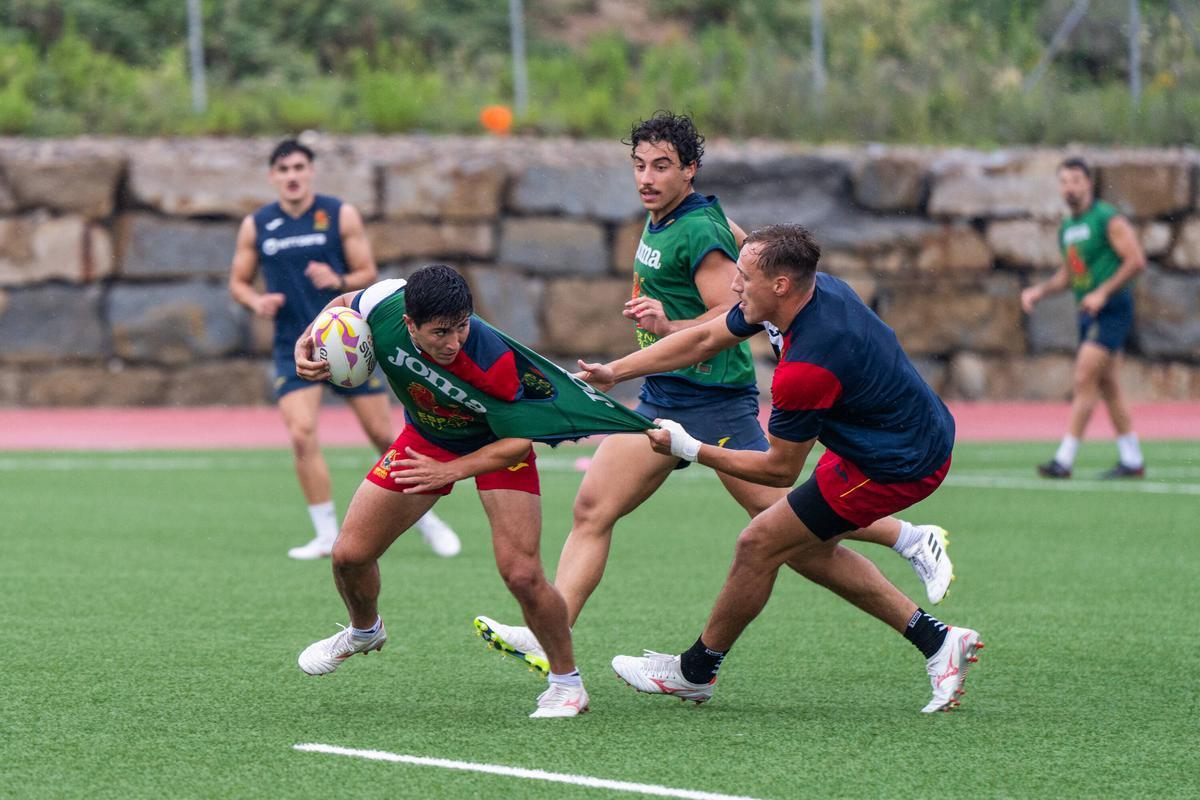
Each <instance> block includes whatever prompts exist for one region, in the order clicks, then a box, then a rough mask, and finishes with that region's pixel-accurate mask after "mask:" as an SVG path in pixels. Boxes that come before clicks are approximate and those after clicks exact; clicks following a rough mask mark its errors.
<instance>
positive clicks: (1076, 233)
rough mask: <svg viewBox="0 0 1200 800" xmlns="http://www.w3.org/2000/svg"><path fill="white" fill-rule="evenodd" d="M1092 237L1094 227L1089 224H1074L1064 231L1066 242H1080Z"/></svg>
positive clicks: (1064, 241)
mask: <svg viewBox="0 0 1200 800" xmlns="http://www.w3.org/2000/svg"><path fill="white" fill-rule="evenodd" d="M1090 238H1092V229H1091V228H1089V227H1088V226H1087V225H1072V226H1071V227H1069V228H1067V229H1066V230H1065V231H1063V243H1064V244H1068V245H1070V244H1078V243H1080V242H1086V241H1087V240H1088V239H1090Z"/></svg>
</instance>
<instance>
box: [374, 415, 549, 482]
mask: <svg viewBox="0 0 1200 800" xmlns="http://www.w3.org/2000/svg"><path fill="white" fill-rule="evenodd" d="M408 447H411V448H412V449H413V450H415V451H416V452H418V453H420V454H422V455H426V456H429V457H430V458H433V459H436V460H438V461H453V460H454V459H456V458H458V457H459V455H458V454H457V453H451V452H450V451H449V450H446V449H445V448H442V447H438V446H437V445H436V444H434V443H433V442H431V441H429V440H428V439H426V438H425V437H424V436H422V435H421V434H420V433H418V432H417V429H416V428H414V427H413V426H412V425H405V426H404V430H402V431H401V432H400V436H399V437H397V438H396V441H394V442H392V446H391V447H389V448H388V451H387V452H386V453H384V454H383V455H382V456H380V458H379V460H378V461H376V462H375V466H374V467H372V468H371V471H370V472H368V473H367V480H369V481H370V482H371V483H373V484H375V485H376V486H379V487H382V488H384V489H388V490H390V491H393V492H402V491H404V490H405V489H406V488H407V487H408V484H405V483H403V482H401V483H396V480H395V479H394V478H392V476H391V473H392V472H402V471H403V470H404V469H406V468H405V467H397V466H396V465H395V464H394V463H393V462H395V461H398V460H402V459H405V458H408V454H407V451H406V450H405V448H408ZM536 461H537V456H536V455H534V452H533V448H532V447H531V448H529V454H528V455H527V456H525V459H524V460H523V461H522V462H521V463H519V464H514V465H513V466H511V467H505V468H504V469H498V470H496V471H495V472H485V473H484V474H482V475H476V476H475V488H477V489H479V490H480V491H485V490H488V489H512V490H513V491H517V492H527V493H528V494H536V495H540V494H541V493H542V490H541V485H540V483H539V481H538V471H537V464H536V463H535V462H536ZM453 488H454V484H452V483H450V484H447V485H445V486H443V487H442V488H440V489H434V490H433V491H429V492H420V494H436V495H447V494H450V490H451V489H453Z"/></svg>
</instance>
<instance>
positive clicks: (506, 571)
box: [500, 560, 545, 600]
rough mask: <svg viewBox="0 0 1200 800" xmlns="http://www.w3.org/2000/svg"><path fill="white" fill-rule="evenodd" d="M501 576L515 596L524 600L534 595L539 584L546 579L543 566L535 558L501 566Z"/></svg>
mask: <svg viewBox="0 0 1200 800" xmlns="http://www.w3.org/2000/svg"><path fill="white" fill-rule="evenodd" d="M500 577H501V578H503V579H504V585H505V586H507V587H508V590H509V591H510V592H512V595H513V597H515V598H517V599H518V600H524V599H527V598H530V597H532V596H533V594H534V592H535V591H536V590H537V588H538V586H539V585H540V584H541V583H542V582H544V581H545V576H544V575H542V567H541V564H539V563H538V562H537V561H534V560H519V561H518V560H514V561H511V562H507V563H505V564H502V565H501V566H500Z"/></svg>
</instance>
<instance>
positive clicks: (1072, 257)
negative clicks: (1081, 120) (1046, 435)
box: [1021, 158, 1146, 478]
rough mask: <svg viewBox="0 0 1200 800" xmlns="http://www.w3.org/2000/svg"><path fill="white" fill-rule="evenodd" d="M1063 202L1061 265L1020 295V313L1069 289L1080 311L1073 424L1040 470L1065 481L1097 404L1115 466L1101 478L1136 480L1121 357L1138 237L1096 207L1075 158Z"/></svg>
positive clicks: (1063, 184)
mask: <svg viewBox="0 0 1200 800" xmlns="http://www.w3.org/2000/svg"><path fill="white" fill-rule="evenodd" d="M1058 183H1059V190H1060V191H1061V193H1062V198H1063V200H1064V201H1065V202H1066V204H1067V207H1068V208H1069V209H1070V215H1069V216H1068V217H1067V218H1066V219H1064V220H1063V222H1062V225H1061V226H1060V227H1059V230H1058V243H1059V247H1060V249H1061V250H1062V254H1063V261H1062V265H1061V266H1060V267H1059V269H1058V272H1056V273H1055V274H1054V276H1053V277H1051V278H1050V279H1049V280H1046V281H1043V282H1041V283H1038V284H1034V285H1033V286H1030V287H1028V288H1027V289H1025V290H1024V291H1023V292H1021V306H1022V307H1023V308H1024V310H1025V313H1026V314H1029V313H1032V311H1033V307H1034V306H1035V305H1036V304H1037V303H1038V301H1040V300H1041V299H1042V298H1044V297H1046V296H1047V295H1051V294H1054V293H1055V292H1061V291H1063V290H1064V289H1067V288H1070V289H1071V290H1072V291H1073V292H1074V293H1075V300H1076V302H1077V303H1078V304H1079V312H1078V313H1079V319H1078V322H1079V351H1078V352H1077V353H1076V355H1075V375H1074V380H1073V385H1072V392H1071V394H1072V397H1071V422H1070V426H1069V428H1068V432H1067V434H1066V435H1065V436H1064V437H1063V439H1062V442H1061V443H1060V444H1059V446H1058V452H1056V453H1055V454H1054V458H1052V459H1051V460H1050V461H1047V462H1046V463H1045V464H1039V465H1038V468H1037V470H1038V473H1039V474H1040V475H1042V476H1043V477H1046V478H1069V477H1071V467H1072V466H1073V464H1074V462H1075V454H1076V452H1077V451H1078V450H1079V440H1080V439H1081V438H1082V437H1083V432H1084V430H1085V429H1086V428H1087V424H1088V420H1090V419H1091V417H1092V410H1093V409H1095V407H1096V401H1097V400H1103V401H1104V405H1105V407H1106V408H1107V409H1108V416H1109V419H1111V420H1112V425H1113V429H1114V430H1116V432H1117V464H1116V466H1114V467H1113V468H1112V469H1110V470H1108V471H1107V472H1105V473H1104V474H1103V476H1102V477H1105V478H1140V477H1142V476H1144V475H1145V474H1146V467H1145V462H1144V460H1143V458H1142V451H1141V447H1140V446H1139V444H1138V439H1137V434H1136V433H1134V432H1133V419H1132V417H1131V415H1130V413H1129V406H1128V405H1127V404H1126V402H1125V395H1124V394H1123V392H1122V391H1121V381H1120V374H1121V351H1122V349H1123V348H1124V346H1125V340H1126V339H1127V338H1128V337H1129V332H1130V330H1131V329H1132V328H1133V291H1132V289H1133V279H1134V277H1136V276H1137V275H1138V273H1140V272H1142V271H1143V270H1144V269H1145V268H1146V256H1145V255H1144V254H1143V252H1142V247H1141V245H1140V244H1139V243H1138V238H1137V234H1136V233H1135V232H1134V230H1133V226H1132V225H1130V224H1129V220H1127V219H1126V218H1125V217H1124V216H1122V215H1121V213H1120V212H1118V211H1117V209H1115V208H1113V207H1112V206H1111V205H1109V204H1108V203H1105V202H1104V201H1102V200H1097V199H1096V187H1095V184H1094V183H1093V181H1092V171H1091V168H1090V167H1089V166H1088V164H1087V162H1086V161H1084V160H1083V159H1080V158H1068V159H1067V160H1065V161H1063V162H1062V164H1060V165H1059V167H1058Z"/></svg>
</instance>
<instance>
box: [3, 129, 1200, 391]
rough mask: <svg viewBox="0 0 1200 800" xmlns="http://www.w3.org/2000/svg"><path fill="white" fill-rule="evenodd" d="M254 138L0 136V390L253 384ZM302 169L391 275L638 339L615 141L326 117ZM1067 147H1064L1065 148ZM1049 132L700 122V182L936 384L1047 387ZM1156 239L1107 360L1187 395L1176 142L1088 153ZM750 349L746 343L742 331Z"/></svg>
mask: <svg viewBox="0 0 1200 800" xmlns="http://www.w3.org/2000/svg"><path fill="white" fill-rule="evenodd" d="M273 144H274V142H273V140H266V139H259V140H221V139H194V140H184V139H180V140H113V139H105V140H93V139H78V140H70V141H28V140H15V139H0V342H3V346H2V347H0V362H2V365H3V370H2V372H0V376H2V377H0V405H8V406H13V405H16V406H51V405H93V404H105V405H143V404H144V405H157V404H167V405H189V404H217V403H230V404H233V403H237V404H242V403H266V402H270V397H271V396H270V392H269V379H270V374H269V371H270V366H269V363H268V357H267V356H268V352H269V341H270V337H269V333H270V331H269V325H264V324H263V323H262V322H261V321H257V320H254V319H252V318H251V317H250V315H249V314H248V313H247V312H245V311H244V310H243V309H241V308H240V307H238V306H236V305H235V304H234V303H233V302H232V301H231V300H230V299H229V297H228V295H227V293H226V289H225V280H226V276H227V271H228V267H229V261H230V256H231V253H232V250H233V242H234V236H235V232H236V228H237V224H238V221H239V220H240V218H241V217H242V216H243V215H245V214H247V213H249V212H251V211H252V210H254V209H255V208H256V207H257V206H259V205H261V204H263V203H266V202H269V201H271V200H273V199H274V196H273V193H272V190H271V188H270V186H269V185H268V183H267V182H266V166H265V163H264V161H265V156H266V154H267V153H268V152H269V151H270V148H271V146H272V145H273ZM314 146H315V149H316V150H317V152H318V161H317V168H318V183H317V186H318V189H319V190H320V191H322V192H326V193H330V194H336V195H339V196H341V197H343V198H344V199H346V200H348V201H350V202H352V203H354V204H355V205H356V206H358V208H359V209H360V210H361V211H362V212H363V214H364V216H365V217H366V219H367V231H368V235H369V237H370V240H371V242H372V245H373V247H374V251H375V256H376V259H377V260H378V262H379V264H380V268H381V271H382V272H383V274H384V275H385V276H394V275H404V274H406V273H407V272H409V271H411V270H412V269H413V268H414V267H415V266H418V265H420V264H422V263H427V262H429V261H431V260H439V261H445V262H448V263H450V264H452V265H455V266H457V267H459V268H461V269H462V270H463V271H464V272H465V273H466V274H467V276H468V277H469V279H470V281H471V284H472V286H473V288H474V291H475V293H476V297H477V305H478V309H479V312H480V313H481V314H482V315H483V316H485V317H487V318H488V319H490V320H491V321H493V322H494V323H495V324H497V325H499V326H500V327H502V328H504V329H505V330H507V331H509V332H510V333H512V334H514V335H516V336H517V337H518V338H520V339H522V340H523V341H525V342H527V343H529V344H530V345H532V346H534V347H536V348H538V349H541V350H543V351H544V352H546V353H548V354H551V355H553V356H556V357H561V358H562V359H564V360H568V359H570V358H572V357H574V356H578V355H587V356H613V355H619V354H622V353H624V352H626V351H627V350H628V349H629V348H630V347H632V345H633V336H632V333H631V331H630V330H629V325H628V324H627V322H626V321H625V320H624V319H623V318H622V317H621V316H620V305H621V303H622V302H623V301H624V300H625V299H626V297H627V296H628V292H629V281H630V277H629V275H630V272H631V269H632V258H633V252H634V250H635V248H636V244H637V240H638V234H639V232H640V228H641V223H642V217H643V215H642V211H641V208H640V204H639V202H638V198H637V194H636V192H635V191H634V186H633V177H632V174H631V170H630V167H629V159H628V152H627V150H626V149H625V148H624V147H622V146H621V145H619V144H617V143H615V142H571V141H566V140H526V139H518V138H512V139H502V138H488V139H462V138H422V137H394V138H378V137H355V138H320V139H317V140H316V141H315V142H314ZM1073 152H1079V151H1073ZM1064 154H1065V153H1064V152H1062V151H1057V150H1042V149H1019V150H1008V151H1002V152H994V153H983V152H974V151H966V150H933V149H913V148H885V147H878V146H867V147H858V148H847V147H823V148H812V147H804V146H800V145H786V144H779V143H766V142H754V143H747V144H741V145H737V146H735V145H732V144H729V143H724V142H712V143H710V145H709V148H708V153H707V155H706V157H705V162H704V166H703V169H702V170H701V172H700V175H699V179H698V183H697V185H698V188H699V189H700V190H701V191H703V192H706V193H713V194H717V195H718V196H720V198H721V200H722V204H723V205H724V207H725V209H726V211H727V212H728V213H729V215H730V216H731V217H732V218H733V219H735V220H737V221H738V222H739V223H740V224H741V225H742V227H744V228H746V229H751V228H753V227H755V226H758V225H763V224H766V223H771V222H780V221H795V222H802V223H804V224H806V225H808V226H810V227H811V228H812V229H814V230H815V232H816V233H817V235H818V237H819V239H820V241H821V242H822V244H823V245H824V248H825V257H824V259H823V264H824V267H823V268H824V269H826V270H827V271H829V272H832V273H834V274H837V275H840V276H842V277H844V278H846V279H847V280H848V281H849V282H850V283H851V284H852V285H853V286H854V287H855V289H856V290H857V291H858V292H859V293H860V295H861V296H862V297H863V299H864V300H866V301H867V302H868V303H869V304H870V305H871V306H872V307H873V308H875V309H876V310H877V311H878V312H879V314H880V315H881V316H882V317H883V319H884V320H885V321H886V322H887V323H888V324H889V325H891V326H892V327H893V328H895V330H896V332H897V334H898V335H899V337H900V339H901V341H902V342H903V344H904V346H905V348H906V349H907V350H908V352H909V353H910V354H911V355H912V357H913V359H914V360H915V361H916V363H917V364H918V366H919V367H920V369H921V370H922V372H923V373H924V374H925V376H926V377H927V379H928V380H929V381H930V383H931V384H933V386H934V387H935V388H936V389H938V390H939V391H940V392H941V393H942V394H943V395H945V396H947V397H950V398H966V399H974V398H987V399H1020V398H1028V399H1041V400H1045V399H1057V398H1064V397H1066V395H1067V392H1068V389H1069V382H1070V370H1071V354H1072V352H1073V350H1074V346H1075V331H1074V323H1073V316H1074V315H1073V312H1072V308H1071V300H1070V298H1069V297H1068V296H1066V295H1063V296H1060V297H1058V298H1055V299H1053V300H1048V301H1046V302H1044V303H1043V304H1042V305H1040V306H1039V307H1038V309H1037V311H1036V313H1035V314H1033V315H1032V316H1031V317H1028V318H1026V317H1025V316H1024V315H1022V313H1021V311H1020V308H1019V303H1018V294H1019V291H1020V289H1021V287H1022V286H1025V285H1028V284H1029V283H1030V282H1031V281H1033V280H1037V279H1040V278H1041V277H1044V276H1045V275H1047V274H1049V273H1050V271H1052V270H1053V269H1054V268H1055V266H1056V265H1057V263H1058V253H1057V248H1056V245H1055V230H1056V224H1057V219H1058V218H1059V215H1060V214H1061V211H1062V209H1061V207H1060V205H1059V200H1058V191H1057V187H1056V181H1055V175H1054V168H1055V166H1056V164H1057V163H1058V162H1059V160H1060V159H1061V158H1062V157H1063V156H1064ZM1081 154H1082V155H1085V156H1087V157H1089V158H1091V159H1092V160H1093V161H1094V162H1095V163H1096V164H1097V166H1098V185H1099V187H1100V193H1101V195H1102V196H1103V197H1104V198H1105V199H1108V200H1110V201H1112V202H1114V203H1116V204H1117V205H1118V206H1119V207H1121V208H1122V209H1123V210H1124V211H1125V212H1126V213H1127V214H1128V215H1129V216H1130V217H1131V219H1132V220H1133V221H1134V224H1135V226H1136V228H1137V230H1138V232H1139V235H1140V236H1141V239H1142V242H1143V244H1144V246H1145V248H1146V251H1147V253H1148V255H1149V257H1150V259H1151V266H1150V268H1149V270H1148V272H1147V273H1146V275H1145V276H1144V277H1142V278H1141V279H1140V281H1139V283H1138V287H1137V295H1138V316H1137V322H1136V335H1135V339H1134V342H1133V344H1132V348H1131V355H1132V357H1131V358H1129V359H1127V362H1126V366H1125V370H1126V375H1125V379H1126V380H1125V384H1126V386H1127V387H1128V388H1129V390H1130V391H1131V394H1132V395H1133V397H1135V398H1138V399H1183V398H1189V399H1195V398H1198V397H1200V310H1198V309H1200V207H1198V206H1197V188H1196V187H1197V165H1198V164H1200V157H1198V155H1197V153H1196V151H1193V150H1174V151H1148V150H1138V151H1117V150H1103V151H1099V150H1097V151H1082V152H1081ZM761 349H762V348H760V350H761Z"/></svg>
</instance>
